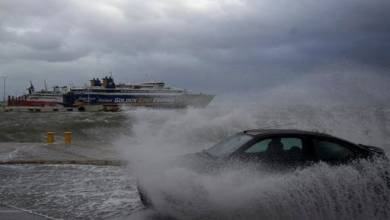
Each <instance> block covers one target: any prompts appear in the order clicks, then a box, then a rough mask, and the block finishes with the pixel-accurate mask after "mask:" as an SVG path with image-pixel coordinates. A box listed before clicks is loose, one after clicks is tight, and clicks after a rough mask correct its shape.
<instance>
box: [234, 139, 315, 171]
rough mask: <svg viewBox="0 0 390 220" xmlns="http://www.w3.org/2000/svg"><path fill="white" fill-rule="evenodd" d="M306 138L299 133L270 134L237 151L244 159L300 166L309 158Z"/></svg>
mask: <svg viewBox="0 0 390 220" xmlns="http://www.w3.org/2000/svg"><path fill="white" fill-rule="evenodd" d="M306 145H307V139H306V138H305V137H304V136H300V135H271V136H265V137H261V138H258V139H256V140H255V141H253V143H250V144H249V145H248V146H246V147H244V148H243V149H241V150H240V152H239V158H240V159H241V160H244V161H251V162H265V163H268V164H273V165H280V166H300V165H303V164H304V163H306V162H307V161H308V158H311V156H310V155H308V154H310V153H309V151H308V150H307V147H306Z"/></svg>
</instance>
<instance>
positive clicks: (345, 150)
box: [311, 137, 358, 164]
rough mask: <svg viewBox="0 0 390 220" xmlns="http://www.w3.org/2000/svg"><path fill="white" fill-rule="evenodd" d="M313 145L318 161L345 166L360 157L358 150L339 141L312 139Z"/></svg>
mask: <svg viewBox="0 0 390 220" xmlns="http://www.w3.org/2000/svg"><path fill="white" fill-rule="evenodd" d="M311 143H312V147H313V152H314V154H315V156H316V159H317V160H318V161H323V162H327V163H329V164H343V163H347V162H349V161H351V160H353V159H356V158H357V157H358V153H357V152H356V149H354V147H353V146H352V145H351V144H349V143H347V142H344V141H341V140H338V139H333V138H325V137H312V142H311Z"/></svg>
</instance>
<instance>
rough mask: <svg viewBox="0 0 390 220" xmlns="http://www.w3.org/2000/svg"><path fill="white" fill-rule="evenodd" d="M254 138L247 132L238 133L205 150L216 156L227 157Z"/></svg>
mask: <svg viewBox="0 0 390 220" xmlns="http://www.w3.org/2000/svg"><path fill="white" fill-rule="evenodd" d="M252 138H253V137H252V136H249V135H246V134H236V135H234V136H231V137H229V138H228V139H226V140H224V141H222V142H219V143H218V144H216V145H214V146H213V147H211V148H209V149H207V150H205V152H206V153H207V154H210V155H211V156H214V157H227V156H229V155H230V154H232V153H233V152H234V151H236V150H238V149H239V148H240V147H241V146H242V145H243V144H245V143H247V142H248V141H249V140H251V139H252Z"/></svg>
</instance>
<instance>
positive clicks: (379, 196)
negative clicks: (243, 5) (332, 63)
mask: <svg viewBox="0 0 390 220" xmlns="http://www.w3.org/2000/svg"><path fill="white" fill-rule="evenodd" d="M128 114H130V115H131V117H132V118H133V119H134V124H133V125H132V135H131V136H128V137H123V138H122V139H121V140H119V141H117V142H116V145H117V146H120V147H121V150H122V152H123V154H122V155H123V157H124V158H127V159H128V160H129V161H130V162H131V164H132V168H133V169H134V170H135V172H136V173H137V174H138V176H139V178H140V179H142V183H143V184H145V185H143V187H146V188H147V190H148V193H150V195H149V194H148V195H149V196H150V197H151V198H152V199H153V202H154V204H155V207H156V209H157V210H158V211H159V212H161V213H164V214H168V215H170V216H174V217H176V218H178V219H388V218H389V217H390V211H389V210H390V202H389V199H390V191H389V186H388V184H389V183H388V181H387V180H386V176H387V175H388V173H389V172H390V169H389V167H388V163H387V162H386V161H376V162H369V161H359V162H356V163H355V164H353V165H343V166H329V165H327V164H325V163H320V164H317V165H314V166H312V167H309V168H304V169H298V170H295V171H291V172H286V173H280V172H279V173H273V172H268V171H261V170H259V169H253V168H251V167H248V166H243V167H240V168H239V169H237V168H232V169H224V170H223V171H221V172H219V173H217V174H215V173H214V174H212V175H211V174H204V173H198V172H195V171H193V170H189V169H186V168H185V167H175V166H172V164H169V162H168V161H169V160H170V158H172V157H174V156H176V155H180V154H184V153H188V152H196V151H200V150H202V149H203V148H205V147H207V146H211V145H212V144H213V143H216V142H218V141H219V140H221V139H223V138H225V137H226V136H228V135H231V134H233V133H235V132H238V131H241V130H243V129H250V128H295V129H306V130H316V131H323V132H327V133H330V134H333V135H336V136H339V137H342V138H346V139H349V140H351V141H354V142H358V143H363V144H370V145H376V146H380V147H382V148H384V149H385V150H386V151H388V150H389V149H390V145H389V143H390V141H389V134H390V133H389V131H390V130H389V128H390V127H389V122H390V111H389V109H388V108H383V107H375V108H358V107H354V108H352V107H348V108H345V107H325V108H322V109H316V108H314V107H300V108H298V107H294V108H277V109H275V108H267V107H261V108H260V107H257V106H250V107H245V108H243V107H236V106H213V107H209V108H207V109H203V110H201V109H188V110H182V111H161V110H159V111H156V110H137V111H134V112H128Z"/></svg>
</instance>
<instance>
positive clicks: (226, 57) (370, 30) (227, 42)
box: [0, 0, 390, 93]
mask: <svg viewBox="0 0 390 220" xmlns="http://www.w3.org/2000/svg"><path fill="white" fill-rule="evenodd" d="M389 9H390V2H389V1H387V0H373V1H366V0H343V1H339V0H329V1H321V2H320V1H311V0H299V1H287V0H279V1H274V0H272V1H271V0H262V1H261V0H253V1H249V0H248V1H240V0H220V1H218V0H197V1H180V0H167V1H157V0H156V1H121V0H115V1H108V0H107V1H104V0H98V1H53V0H39V1H21V0H19V1H15V0H9V1H8V0H4V1H1V2H0V64H1V66H2V67H1V69H0V72H6V73H7V74H8V75H9V76H10V77H12V76H15V78H16V79H19V80H20V79H22V78H26V80H27V79H29V78H30V77H31V76H33V77H34V78H49V80H50V78H51V77H52V78H53V81H55V82H56V83H58V82H57V81H59V80H61V82H62V81H65V80H66V79H69V81H75V82H80V81H85V80H87V79H88V77H90V76H93V73H102V72H108V71H113V72H114V74H115V75H116V76H117V78H118V79H120V80H126V81H129V80H130V81H139V80H145V79H149V78H151V79H159V80H167V81H168V80H169V81H171V82H172V83H173V84H176V85H178V86H186V87H189V88H194V89H208V90H211V91H213V92H216V93H221V92H225V91H230V90H231V87H234V88H236V89H237V90H245V89H252V88H253V87H257V86H259V85H261V86H262V87H263V88H268V87H272V86H276V85H279V84H283V83H285V82H286V81H290V80H292V79H295V78H299V77H300V76H302V75H304V74H308V73H314V72H315V73H316V74H320V73H319V72H321V71H318V69H319V68H320V67H323V66H327V65H334V64H337V65H341V66H343V65H345V63H347V64H348V65H355V64H356V65H357V66H370V67H372V68H373V69H375V70H380V71H378V72H381V73H382V74H385V73H386V70H387V69H388V68H389V63H390V62H389V61H390V50H389V49H390V41H389V39H390V22H389V21H390V13H388V11H389ZM26 65H27V66H26ZM368 72H370V71H368ZM148 77H149V78H148ZM56 80H57V81H56ZM210 88H211V89H210Z"/></svg>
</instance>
